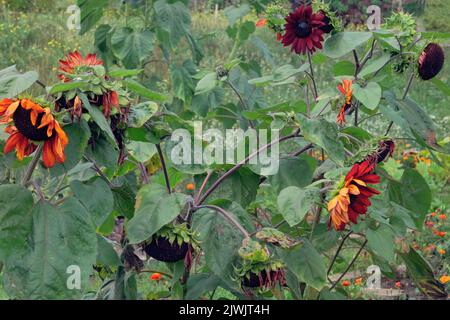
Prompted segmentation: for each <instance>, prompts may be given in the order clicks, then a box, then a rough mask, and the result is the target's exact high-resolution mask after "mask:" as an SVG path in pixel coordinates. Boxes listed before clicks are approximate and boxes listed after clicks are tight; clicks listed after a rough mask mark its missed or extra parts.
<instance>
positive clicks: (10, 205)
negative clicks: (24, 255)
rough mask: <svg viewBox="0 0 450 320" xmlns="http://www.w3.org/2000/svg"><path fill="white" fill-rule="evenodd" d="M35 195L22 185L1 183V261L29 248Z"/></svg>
mask: <svg viewBox="0 0 450 320" xmlns="http://www.w3.org/2000/svg"><path fill="white" fill-rule="evenodd" d="M32 207H33V196H32V194H31V192H30V191H28V190H27V189H25V188H24V187H22V186H20V185H13V184H5V185H0V261H6V260H8V259H9V257H10V256H11V255H12V254H14V253H15V252H16V251H23V250H24V249H26V248H27V238H28V236H29V234H30V233H31V223H32V216H31V215H30V211H31V208H32Z"/></svg>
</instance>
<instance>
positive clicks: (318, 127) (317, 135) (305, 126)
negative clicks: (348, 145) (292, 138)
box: [300, 117, 345, 165]
mask: <svg viewBox="0 0 450 320" xmlns="http://www.w3.org/2000/svg"><path fill="white" fill-rule="evenodd" d="M300 123H301V128H302V133H303V135H304V137H305V139H306V140H308V141H310V142H312V143H314V144H316V145H318V146H319V147H321V148H323V149H324V150H325V151H326V152H327V154H328V156H329V157H330V158H331V160H333V161H334V162H335V163H337V164H339V165H342V164H343V163H344V155H345V150H344V145H343V144H342V142H341V141H340V140H339V139H337V137H338V129H337V126H336V124H335V123H331V122H328V121H326V120H324V119H318V120H317V119H307V118H306V117H301V118H300Z"/></svg>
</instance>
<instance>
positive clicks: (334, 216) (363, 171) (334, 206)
mask: <svg viewBox="0 0 450 320" xmlns="http://www.w3.org/2000/svg"><path fill="white" fill-rule="evenodd" d="M374 169H375V164H374V163H370V162H369V161H363V162H361V163H356V164H354V165H353V167H352V168H351V170H350V171H349V173H348V174H347V175H346V176H345V178H344V181H343V182H342V183H341V184H340V186H339V188H338V190H337V191H336V194H335V195H334V197H333V198H332V199H331V200H330V201H329V202H328V211H329V213H330V224H331V223H332V224H333V226H334V228H335V229H336V230H343V229H344V228H345V225H346V224H349V223H350V221H351V222H353V223H354V224H356V223H357V222H358V216H359V215H362V214H366V212H367V208H368V207H369V206H370V205H371V202H370V200H369V198H370V197H372V196H373V195H375V194H379V191H378V190H376V189H374V188H371V187H369V186H368V184H377V183H380V177H379V176H378V175H377V174H376V173H374Z"/></svg>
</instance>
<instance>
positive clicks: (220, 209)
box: [194, 205, 250, 238]
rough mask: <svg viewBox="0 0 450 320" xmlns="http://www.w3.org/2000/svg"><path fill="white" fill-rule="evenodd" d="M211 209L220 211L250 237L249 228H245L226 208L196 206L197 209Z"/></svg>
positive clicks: (245, 235) (246, 236)
mask: <svg viewBox="0 0 450 320" xmlns="http://www.w3.org/2000/svg"><path fill="white" fill-rule="evenodd" d="M203 208H204V209H211V210H214V211H217V212H218V213H220V214H221V215H222V216H223V217H224V218H225V219H226V220H227V221H228V222H230V223H231V224H233V225H234V226H235V227H236V228H237V229H238V230H239V231H240V232H241V233H242V234H243V235H244V237H245V238H250V234H249V233H248V232H247V230H245V228H244V227H243V226H242V225H241V224H240V223H239V221H237V220H236V219H235V218H234V216H233V215H232V214H231V213H229V212H227V211H226V210H224V209H222V208H221V207H218V206H214V205H203V206H198V207H195V208H194V209H195V210H198V209H203Z"/></svg>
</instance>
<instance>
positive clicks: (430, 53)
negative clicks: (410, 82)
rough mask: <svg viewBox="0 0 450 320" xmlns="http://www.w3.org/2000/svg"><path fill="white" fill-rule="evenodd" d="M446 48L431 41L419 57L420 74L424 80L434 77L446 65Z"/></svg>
mask: <svg viewBox="0 0 450 320" xmlns="http://www.w3.org/2000/svg"><path fill="white" fill-rule="evenodd" d="M444 61H445V56H444V50H442V48H441V46H440V45H438V44H436V43H429V44H428V45H427V46H426V47H425V49H424V50H423V51H422V53H421V54H420V57H419V67H418V71H419V76H420V78H422V80H430V79H432V78H434V77H435V76H436V75H437V74H438V73H439V72H440V71H441V69H442V67H443V66H444Z"/></svg>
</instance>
